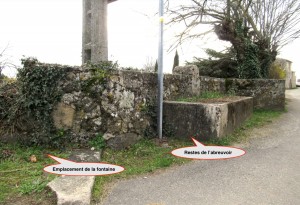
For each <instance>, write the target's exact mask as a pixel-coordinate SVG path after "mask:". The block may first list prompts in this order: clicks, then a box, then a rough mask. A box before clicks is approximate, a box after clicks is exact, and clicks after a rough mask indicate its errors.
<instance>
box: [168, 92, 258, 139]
mask: <svg viewBox="0 0 300 205" xmlns="http://www.w3.org/2000/svg"><path fill="white" fill-rule="evenodd" d="M252 112H253V98H252V97H235V98H233V99H232V100H228V101H222V100H221V101H220V102H218V101H215V102H213V103H212V102H177V101H165V102H164V120H165V122H166V124H167V125H168V127H170V129H172V131H173V132H174V137H176V138H190V137H194V138H196V139H197V140H209V139H215V138H221V137H224V136H226V135H228V134H230V133H232V132H233V131H234V130H235V129H236V128H238V127H239V126H241V125H242V123H243V122H245V120H247V119H248V118H249V117H250V116H251V115H252Z"/></svg>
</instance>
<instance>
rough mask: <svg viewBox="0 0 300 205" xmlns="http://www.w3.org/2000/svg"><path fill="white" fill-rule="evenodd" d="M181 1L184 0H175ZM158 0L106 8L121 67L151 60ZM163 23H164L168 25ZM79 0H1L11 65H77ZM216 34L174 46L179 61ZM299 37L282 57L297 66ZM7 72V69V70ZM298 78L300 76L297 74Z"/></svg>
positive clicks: (169, 38)
mask: <svg viewBox="0 0 300 205" xmlns="http://www.w3.org/2000/svg"><path fill="white" fill-rule="evenodd" d="M174 1H178V2H181V3H182V2H183V1H185V0H174ZM158 2H159V1H158V0H119V1H117V2H114V3H111V4H110V5H109V7H108V46H109V59H110V60H113V61H118V62H119V64H120V65H121V66H124V67H129V66H131V67H138V68H142V67H143V66H144V65H145V64H146V63H147V62H149V61H155V59H156V58H157V51H158V17H157V15H155V14H156V13H157V10H158ZM166 28H167V27H166ZM173 29H174V30H176V29H177V30H178V27H174V26H173V27H172V28H171V29H170V28H167V30H166V32H165V36H164V39H165V41H164V44H165V46H164V47H165V59H164V60H165V61H164V71H165V72H171V69H172V64H173V57H174V54H175V51H171V52H167V50H168V48H169V47H170V46H171V45H172V43H173V42H174V40H175V39H174V30H173ZM81 33H82V0H0V49H1V48H2V49H3V48H4V47H6V46H7V45H8V48H7V51H6V55H7V57H8V58H9V59H10V60H11V61H12V62H13V63H15V64H20V59H21V58H22V56H26V57H36V58H38V59H39V60H40V61H41V62H47V63H60V64H69V65H80V64H81V38H82V37H81V35H82V34H81ZM220 45H224V43H222V42H221V41H218V40H217V39H216V38H215V37H207V38H205V39H203V40H197V41H194V42H189V43H187V44H185V45H183V46H181V47H180V48H178V52H179V56H180V64H184V62H185V61H186V60H192V58H193V56H198V57H199V56H203V48H208V47H213V48H215V49H222V47H220ZM298 48H300V40H297V41H295V42H294V43H292V44H290V45H289V46H287V47H285V48H284V49H282V51H281V54H280V56H281V57H284V58H287V59H289V60H291V61H293V69H294V70H297V69H298V67H300V58H299V57H298V52H299V51H298ZM5 73H6V74H8V73H10V72H9V71H6V72H5ZM299 77H300V76H299Z"/></svg>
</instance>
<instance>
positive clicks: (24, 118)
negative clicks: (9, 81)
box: [0, 58, 66, 146]
mask: <svg viewBox="0 0 300 205" xmlns="http://www.w3.org/2000/svg"><path fill="white" fill-rule="evenodd" d="M22 64H23V68H21V69H19V72H18V74H17V81H16V83H15V85H14V88H13V89H14V90H15V92H14V93H15V94H14V95H13V96H10V97H8V96H3V98H4V99H2V100H1V104H0V113H1V114H0V122H1V127H2V129H1V130H2V132H6V134H12V133H13V134H16V133H25V135H26V137H24V136H23V135H22V139H21V141H22V143H25V144H30V145H31V144H36V145H50V146H57V145H58V144H59V142H58V141H59V140H58V139H57V138H58V137H61V135H59V134H58V131H57V130H56V129H55V127H54V124H53V120H52V116H51V114H52V111H53V109H54V106H55V104H56V103H57V102H58V101H59V100H60V98H61V96H62V94H63V92H62V89H61V87H60V85H59V82H60V81H61V80H62V79H64V78H65V76H66V69H63V68H61V69H58V68H57V67H56V66H55V65H49V64H41V63H39V62H38V60H37V59H34V58H27V59H22ZM1 92H2V93H3V88H1V91H0V93H1ZM2 134H3V133H2Z"/></svg>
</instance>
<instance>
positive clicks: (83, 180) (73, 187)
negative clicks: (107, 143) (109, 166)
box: [48, 150, 101, 205]
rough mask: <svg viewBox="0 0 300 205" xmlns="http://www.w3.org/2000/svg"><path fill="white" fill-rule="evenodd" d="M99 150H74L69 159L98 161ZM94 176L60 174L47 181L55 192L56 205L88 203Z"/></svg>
mask: <svg viewBox="0 0 300 205" xmlns="http://www.w3.org/2000/svg"><path fill="white" fill-rule="evenodd" d="M100 153H101V152H99V151H91V150H75V151H74V152H73V153H72V154H71V156H70V157H69V159H70V160H72V161H76V162H100V157H101V155H100ZM94 181H95V176H61V177H57V178H55V179H54V180H53V181H51V182H50V183H48V187H49V188H50V189H51V190H52V191H53V192H54V193H55V194H56V196H57V204H58V205H89V204H90V201H91V196H92V188H93V185H94Z"/></svg>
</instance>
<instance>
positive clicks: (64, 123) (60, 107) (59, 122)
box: [52, 102, 75, 129]
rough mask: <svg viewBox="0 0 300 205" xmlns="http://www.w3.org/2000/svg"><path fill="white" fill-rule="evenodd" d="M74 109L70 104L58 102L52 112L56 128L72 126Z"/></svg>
mask: <svg viewBox="0 0 300 205" xmlns="http://www.w3.org/2000/svg"><path fill="white" fill-rule="evenodd" d="M74 114H75V110H74V108H73V107H71V106H70V105H66V104H64V103H62V102H60V103H58V104H57V105H56V107H55V109H54V111H53V113H52V117H53V121H54V125H55V127H56V128H57V129H70V128H72V126H73V121H74Z"/></svg>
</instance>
